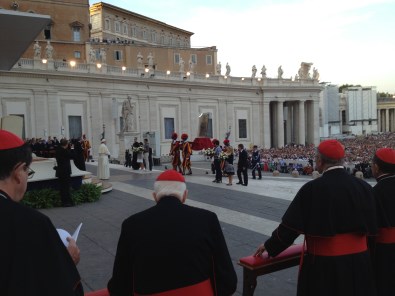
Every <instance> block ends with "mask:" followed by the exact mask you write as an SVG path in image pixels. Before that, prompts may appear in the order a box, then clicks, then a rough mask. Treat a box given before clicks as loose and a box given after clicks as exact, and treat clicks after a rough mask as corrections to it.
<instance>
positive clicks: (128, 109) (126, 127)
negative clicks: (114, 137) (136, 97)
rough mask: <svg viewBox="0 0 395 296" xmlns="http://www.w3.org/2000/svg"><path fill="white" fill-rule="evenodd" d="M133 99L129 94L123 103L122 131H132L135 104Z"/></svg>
mask: <svg viewBox="0 0 395 296" xmlns="http://www.w3.org/2000/svg"><path fill="white" fill-rule="evenodd" d="M131 99H132V98H131V97H130V96H128V97H127V99H126V100H124V101H123V103H122V119H123V129H122V132H130V131H132V129H133V105H132V103H131Z"/></svg>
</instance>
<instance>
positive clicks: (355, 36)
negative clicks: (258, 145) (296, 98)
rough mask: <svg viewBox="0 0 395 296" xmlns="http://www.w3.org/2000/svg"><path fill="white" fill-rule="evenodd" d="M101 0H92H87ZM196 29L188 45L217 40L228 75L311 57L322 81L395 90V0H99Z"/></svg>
mask: <svg viewBox="0 0 395 296" xmlns="http://www.w3.org/2000/svg"><path fill="white" fill-rule="evenodd" d="M96 2H99V1H93V0H90V4H93V3H96ZM103 2H106V3H109V4H112V5H115V6H118V7H121V8H123V9H126V10H130V11H133V12H135V13H139V14H142V15H144V16H147V17H150V18H153V19H157V20H159V21H162V22H165V23H167V24H169V25H172V26H175V27H178V28H181V29H184V30H187V31H191V32H193V33H195V34H194V35H193V36H192V39H191V45H192V47H203V46H214V45H215V46H217V49H218V61H220V62H221V64H222V73H224V72H225V65H226V63H229V65H230V66H231V69H232V70H231V76H240V77H243V76H244V77H250V76H251V68H252V66H253V65H256V67H257V68H258V73H257V74H259V73H260V69H261V68H262V66H263V65H265V66H266V68H267V76H268V77H276V76H277V68H278V67H279V66H280V65H282V69H283V71H284V74H283V77H284V78H290V77H291V76H293V77H294V76H295V74H297V72H298V69H299V66H300V63H301V62H311V63H313V67H316V68H317V69H318V72H319V73H320V81H326V82H331V83H333V84H339V85H341V84H360V85H362V86H377V91H379V92H389V93H395V18H394V15H395V0H331V1H327V0H245V1H242V0H226V1H224V0H210V1H208V0H166V1H164V0H144V1H143V0H141V1H131V0H117V1H115V0H105V1H103Z"/></svg>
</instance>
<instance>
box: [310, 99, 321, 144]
mask: <svg viewBox="0 0 395 296" xmlns="http://www.w3.org/2000/svg"><path fill="white" fill-rule="evenodd" d="M319 121H320V105H319V101H318V100H317V99H315V100H314V101H313V122H312V123H310V124H312V126H313V142H312V143H313V144H314V145H316V146H318V144H319V143H320V123H319Z"/></svg>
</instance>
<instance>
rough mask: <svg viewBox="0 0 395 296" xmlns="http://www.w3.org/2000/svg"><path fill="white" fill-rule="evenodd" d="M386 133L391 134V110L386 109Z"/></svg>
mask: <svg viewBox="0 0 395 296" xmlns="http://www.w3.org/2000/svg"><path fill="white" fill-rule="evenodd" d="M385 131H386V132H389V131H390V114H389V109H388V108H387V109H385Z"/></svg>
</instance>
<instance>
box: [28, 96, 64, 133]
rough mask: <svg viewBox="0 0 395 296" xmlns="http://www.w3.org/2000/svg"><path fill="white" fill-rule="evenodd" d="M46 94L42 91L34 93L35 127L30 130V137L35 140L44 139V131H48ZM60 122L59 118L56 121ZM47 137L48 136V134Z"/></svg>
mask: <svg viewBox="0 0 395 296" xmlns="http://www.w3.org/2000/svg"><path fill="white" fill-rule="evenodd" d="M47 96H48V93H47V92H46V91H45V90H44V91H41V90H39V91H34V110H35V116H36V121H35V126H34V127H33V128H32V132H33V133H32V135H34V136H35V137H37V138H44V130H45V129H48V126H49V124H48V109H47V106H48V97H47ZM58 120H59V121H60V118H59V119H58ZM48 135H49V134H48Z"/></svg>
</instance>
